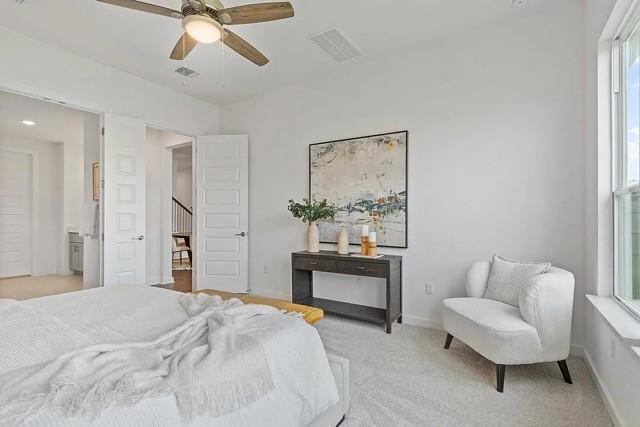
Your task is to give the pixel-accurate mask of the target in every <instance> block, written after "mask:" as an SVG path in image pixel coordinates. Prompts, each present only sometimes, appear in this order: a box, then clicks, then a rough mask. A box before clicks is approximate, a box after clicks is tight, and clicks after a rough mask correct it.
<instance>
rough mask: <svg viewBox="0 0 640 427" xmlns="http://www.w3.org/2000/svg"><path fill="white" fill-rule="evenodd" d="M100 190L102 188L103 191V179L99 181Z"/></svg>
mask: <svg viewBox="0 0 640 427" xmlns="http://www.w3.org/2000/svg"><path fill="white" fill-rule="evenodd" d="M100 188H102V189H103V190H104V179H101V180H100Z"/></svg>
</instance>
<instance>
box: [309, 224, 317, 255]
mask: <svg viewBox="0 0 640 427" xmlns="http://www.w3.org/2000/svg"><path fill="white" fill-rule="evenodd" d="M307 252H320V232H319V231H318V224H317V223H316V222H315V221H312V222H310V223H309V228H308V230H307Z"/></svg>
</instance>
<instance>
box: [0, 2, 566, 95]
mask: <svg viewBox="0 0 640 427" xmlns="http://www.w3.org/2000/svg"><path fill="white" fill-rule="evenodd" d="M146 1H148V2H152V3H155V4H159V5H162V6H167V7H171V8H174V9H180V5H181V0H146ZM259 1H260V0H225V2H224V3H225V6H227V7H231V6H237V5H241V4H246V3H255V2H259ZM555 2H557V0H529V1H528V4H527V5H526V6H524V7H519V8H514V7H513V6H512V0H401V1H391V0H385V1H383V0H323V1H320V0H291V3H292V4H293V7H294V9H295V15H296V16H295V17H294V18H291V19H287V20H282V21H274V22H268V23H260V24H250V25H239V26H233V30H234V31H235V32H236V33H237V34H239V35H240V36H241V37H243V38H245V39H246V40H248V41H250V42H251V43H253V44H254V45H255V46H256V47H257V48H258V49H259V50H261V51H262V52H263V53H264V54H265V55H266V56H267V57H268V58H270V60H271V62H270V63H269V64H267V65H266V66H264V67H262V68H260V67H257V66H255V65H254V64H252V63H250V62H248V61H247V60H245V59H243V58H242V57H240V56H239V55H237V54H235V53H234V52H232V51H229V50H228V49H225V54H224V60H223V57H222V54H221V52H222V50H221V48H220V44H219V43H218V44H215V45H200V46H198V47H196V49H195V50H194V51H193V52H192V53H191V55H189V56H188V57H187V59H186V60H185V61H184V65H185V66H187V67H189V68H192V69H194V70H195V71H197V72H199V73H200V74H201V75H200V76H199V77H196V78H195V79H187V80H186V82H184V83H185V84H183V79H182V77H180V76H179V75H178V74H176V73H175V72H174V70H175V69H176V68H178V67H179V66H181V65H182V63H181V61H172V60H170V59H169V53H170V52H171V49H172V48H173V45H174V44H175V42H176V40H177V39H178V37H179V36H180V34H181V27H180V21H179V20H178V19H173V18H167V17H164V16H158V15H151V14H146V13H142V12H137V11H133V10H128V9H124V8H121V7H116V6H112V5H108V4H104V3H98V2H97V1H93V0H56V1H53V0H47V1H42V0H24V2H23V3H22V5H18V4H17V3H16V2H15V1H13V0H5V1H2V2H0V25H2V26H5V27H7V28H10V29H12V30H14V31H17V32H20V33H23V34H26V35H28V36H31V37H33V38H36V39H39V40H41V41H44V42H46V43H49V44H52V45H55V46H57V47H60V48H63V49H65V50H68V51H71V52H74V53H76V54H79V55H81V56H84V57H87V58H90V59H93V60H95V61H98V62H101V63H104V64H107V65H110V66H113V67H115V68H118V69H121V70H123V71H126V72H129V73H131V74H134V75H137V76H140V77H143V78H146V79H147V80H150V81H153V82H156V83H159V84H162V85H164V86H168V87H172V88H174V89H177V90H179V91H182V92H185V93H187V94H191V95H194V96H196V97H198V98H201V99H204V100H207V101H209V102H212V103H214V104H217V105H223V104H225V103H229V102H233V101H236V100H239V99H242V98H247V97H250V96H253V95H256V94H260V93H264V92H267V91H269V90H271V89H273V88H276V87H281V86H284V85H287V84H290V83H296V82H300V81H304V80H307V79H310V78H313V76H316V75H319V74H321V73H326V72H330V71H331V70H334V69H336V68H338V67H344V66H348V65H347V64H348V62H346V63H343V64H336V63H335V62H333V60H332V59H331V58H330V57H329V56H328V55H326V54H325V53H324V52H323V51H321V50H320V49H319V48H318V47H317V46H316V45H315V44H313V43H312V42H311V41H310V40H309V37H310V36H312V35H315V34H318V33H321V32H324V31H327V30H329V29H333V28H337V29H339V30H340V31H341V32H342V33H343V34H344V35H345V36H346V37H347V38H348V39H350V40H351V41H352V42H353V43H354V44H355V45H356V46H357V47H358V48H359V49H360V50H361V52H362V56H361V57H360V58H356V59H354V60H352V61H366V60H367V59H371V58H378V57H384V56H388V55H391V54H394V53H396V52H399V51H403V50H409V49H415V48H417V47H419V46H423V45H425V44H426V43H429V42H432V41H434V40H437V39H438V38H449V37H454V36H455V35H456V34H459V33H461V32H469V33H471V32H472V31H473V29H475V28H479V27H482V26H489V25H492V24H493V23H495V22H497V21H499V20H504V19H509V18H510V17H511V16H513V15H514V14H516V13H530V12H532V11H534V10H535V9H537V8H539V7H543V6H544V7H553V4H554V3H555ZM223 62H224V82H225V86H224V87H222V82H223V72H222V70H223V67H222V64H223Z"/></svg>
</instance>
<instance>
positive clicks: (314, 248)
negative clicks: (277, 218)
mask: <svg viewBox="0 0 640 427" xmlns="http://www.w3.org/2000/svg"><path fill="white" fill-rule="evenodd" d="M289 212H291V214H292V215H293V216H294V218H299V219H301V220H302V222H304V223H305V224H308V229H307V252H320V233H319V232H318V221H322V220H328V219H333V218H334V217H335V216H336V208H335V206H333V205H330V204H328V203H327V200H326V199H325V200H323V201H321V202H316V201H315V200H314V201H313V202H312V201H310V200H309V199H302V203H298V202H294V201H293V199H290V200H289Z"/></svg>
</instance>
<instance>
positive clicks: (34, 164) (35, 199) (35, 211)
mask: <svg viewBox="0 0 640 427" xmlns="http://www.w3.org/2000/svg"><path fill="white" fill-rule="evenodd" d="M0 151H7V152H10V153H18V154H24V155H26V156H28V157H29V161H30V163H31V165H30V166H31V177H30V178H31V189H30V190H31V218H29V222H30V227H29V228H30V233H31V236H30V239H29V240H30V242H29V246H30V247H29V275H30V276H37V275H38V274H37V273H38V272H37V269H36V268H35V265H36V262H35V260H36V257H35V256H34V249H35V248H36V245H37V236H38V235H39V234H40V221H37V220H36V218H37V217H38V216H39V213H40V205H39V200H40V189H39V187H38V185H37V184H38V182H39V180H40V168H39V166H40V154H38V152H37V151H35V150H28V149H25V148H20V147H15V146H0ZM56 264H57V263H56Z"/></svg>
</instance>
